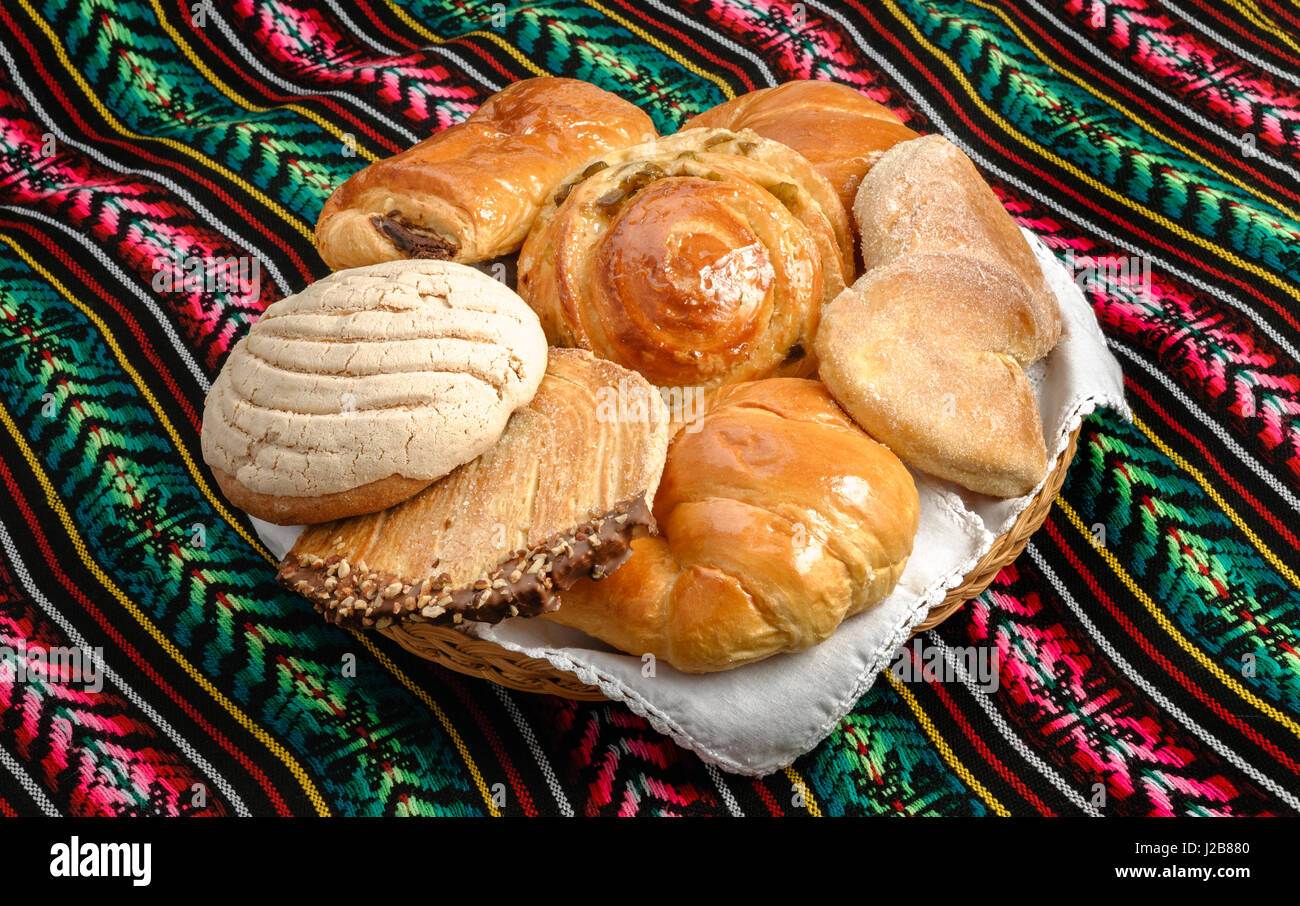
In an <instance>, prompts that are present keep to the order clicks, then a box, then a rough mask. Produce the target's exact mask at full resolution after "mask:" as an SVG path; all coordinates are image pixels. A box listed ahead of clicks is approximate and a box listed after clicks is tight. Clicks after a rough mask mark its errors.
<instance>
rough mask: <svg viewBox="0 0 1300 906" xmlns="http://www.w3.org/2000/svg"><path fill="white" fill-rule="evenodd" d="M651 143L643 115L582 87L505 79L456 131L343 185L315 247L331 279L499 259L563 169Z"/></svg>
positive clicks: (325, 213)
mask: <svg viewBox="0 0 1300 906" xmlns="http://www.w3.org/2000/svg"><path fill="white" fill-rule="evenodd" d="M654 134H655V130H654V125H653V124H652V123H651V121H650V118H649V117H648V116H646V115H645V114H644V113H642V112H641V111H640V110H638V109H637V108H636V107H634V106H633V105H632V104H630V103H628V102H627V101H625V100H623V99H622V98H620V97H618V96H617V95H614V94H610V93H609V92H608V91H604V90H602V89H600V88H597V87H596V86H595V85H591V84H588V83H587V82H582V81H578V80H576V79H561V78H536V79H525V80H523V81H520V82H515V83H514V84H512V85H510V86H509V87H507V88H506V89H504V90H503V91H500V92H498V93H497V94H494V95H492V96H491V97H490V98H488V99H487V100H486V101H484V102H483V105H482V106H481V107H479V109H478V110H476V111H475V112H474V113H473V114H471V115H470V117H469V118H468V119H467V120H465V121H464V122H463V123H459V124H457V125H455V126H451V127H449V128H447V129H444V130H442V131H441V132H439V133H437V134H436V135H433V136H430V137H429V138H427V139H425V140H424V141H422V142H420V143H419V144H417V145H415V146H414V147H412V148H409V149H408V150H406V151H403V152H402V153H400V154H397V155H395V156H393V157H389V158H386V159H384V160H381V161H379V162H377V163H374V164H371V165H370V166H368V167H366V168H365V169H364V170H361V171H360V172H358V173H356V174H354V175H353V176H352V177H351V178H350V179H348V180H347V182H345V183H343V185H341V186H340V187H339V188H338V189H337V190H335V192H334V194H333V195H331V196H330V198H329V200H328V201H327V202H326V203H325V207H324V208H323V209H322V210H321V214H320V218H319V219H318V221H317V223H316V248H317V250H318V251H319V252H320V256H321V258H322V259H324V261H325V263H326V264H328V265H329V266H330V267H332V268H334V269H336V270H337V269H339V268H345V267H357V266H360V265H365V264H374V263H376V262H379V261H394V260H397V259H402V258H434V259H443V260H452V261H461V262H467V263H469V262H475V261H484V260H487V259H489V258H495V257H498V256H500V255H506V254H509V253H511V252H514V251H517V250H518V248H519V244H520V243H521V242H523V239H524V235H525V234H526V233H527V232H528V228H529V227H530V226H531V225H532V222H533V219H534V218H535V217H536V216H537V211H538V209H539V207H540V206H541V203H542V201H543V200H544V199H545V198H546V197H547V195H548V194H549V193H550V192H551V190H553V189H554V188H555V185H556V183H558V182H559V181H560V180H561V179H562V178H564V177H565V176H566V175H567V174H569V173H570V172H572V170H573V169H574V168H575V167H577V166H578V165H579V164H581V163H582V162H583V161H585V160H587V159H589V158H591V157H593V156H595V155H597V154H600V153H602V152H605V151H609V150H611V149H614V148H623V147H626V146H628V145H631V144H635V143H637V142H641V141H645V140H646V139H647V138H650V137H653V136H654Z"/></svg>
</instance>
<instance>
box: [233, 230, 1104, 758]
mask: <svg viewBox="0 0 1300 906" xmlns="http://www.w3.org/2000/svg"><path fill="white" fill-rule="evenodd" d="M1025 235H1026V237H1027V238H1028V239H1029V242H1030V245H1031V246H1032V247H1033V249H1034V253H1035V254H1036V255H1037V256H1038V259H1039V262H1040V264H1041V265H1042V267H1043V272H1044V274H1045V275H1046V276H1047V278H1048V281H1049V282H1050V284H1051V286H1052V288H1053V289H1054V290H1055V291H1056V294H1057V297H1058V298H1059V299H1060V303H1061V315H1062V320H1063V322H1064V324H1063V330H1062V332H1061V341H1060V343H1058V344H1057V346H1056V348H1055V349H1054V350H1052V352H1051V353H1050V354H1049V355H1048V356H1047V358H1046V359H1044V360H1043V361H1042V362H1039V363H1037V364H1036V365H1035V366H1034V367H1033V368H1032V369H1031V370H1030V379H1031V381H1032V382H1033V384H1034V388H1035V392H1036V394H1037V397H1038V408H1039V412H1040V414H1041V415H1042V418H1043V432H1044V436H1045V437H1046V439H1047V450H1048V459H1049V461H1055V459H1056V457H1057V455H1059V454H1060V452H1061V451H1062V450H1063V449H1064V448H1065V445H1066V442H1067V440H1068V438H1069V436H1070V434H1071V432H1073V431H1074V429H1075V428H1076V427H1078V425H1079V422H1080V421H1081V420H1082V419H1083V418H1084V416H1086V415H1087V414H1088V413H1090V412H1092V411H1093V410H1094V409H1096V408H1098V407H1100V406H1110V407H1113V408H1115V409H1117V410H1119V411H1120V413H1121V414H1123V415H1124V416H1125V417H1126V418H1127V417H1129V411H1128V406H1127V405H1126V404H1125V402H1124V390H1123V380H1122V377H1121V374H1120V369H1119V364H1118V363H1117V362H1116V361H1115V359H1114V358H1113V357H1112V356H1111V354H1110V352H1109V351H1108V350H1107V348H1106V342H1105V340H1104V339H1103V337H1102V334H1101V330H1100V328H1099V327H1098V326H1097V321H1096V319H1095V318H1094V317H1093V313H1092V309H1091V308H1090V307H1089V305H1088V303H1087V302H1086V301H1085V299H1084V298H1083V294H1082V293H1081V292H1080V291H1079V289H1078V287H1076V286H1075V284H1074V282H1073V279H1072V277H1071V274H1070V272H1069V271H1068V270H1067V269H1066V268H1065V266H1064V265H1062V264H1061V263H1060V262H1059V261H1057V259H1056V258H1055V257H1054V256H1053V255H1052V253H1051V252H1050V251H1048V250H1047V248H1046V247H1045V246H1044V245H1043V244H1042V242H1041V241H1040V240H1039V239H1038V237H1036V236H1034V235H1033V234H1032V233H1030V232H1028V231H1026V232H1025ZM914 475H915V478H916V483H917V490H918V491H919V492H920V500H921V510H920V529H919V531H918V533H917V537H916V544H915V547H914V550H913V553H912V557H911V559H910V560H909V561H908V565H907V569H906V570H905V571H904V573H903V577H902V579H901V581H900V582H899V585H898V587H897V588H896V589H895V590H894V592H893V593H892V594H891V595H890V596H889V597H888V598H886V599H885V600H884V601H883V602H881V603H880V604H879V605H878V606H877V607H875V608H873V609H872V610H870V611H868V612H867V613H864V614H860V615H859V616H856V617H853V618H851V619H849V620H847V621H845V623H844V624H843V625H842V626H840V628H839V630H838V631H837V632H836V633H835V635H834V636H833V637H832V638H830V639H829V640H827V641H826V642H823V643H822V644H821V645H818V646H816V647H815V648H812V649H809V650H808V651H803V652H800V653H798V654H785V655H779V656H777V657H773V658H769V659H768V660H766V661H760V662H759V663H757V664H751V665H749V666H746V667H740V668H738V669H736V670H731V671H728V672H725V673H715V674H710V675H704V676H691V675H687V674H682V673H678V672H677V671H675V670H674V669H673V668H672V667H670V666H668V665H667V664H664V663H662V662H660V663H658V664H656V665H654V675H653V676H648V675H646V672H648V671H647V670H646V665H643V664H642V662H641V659H640V658H637V657H632V656H630V655H626V654H623V653H621V652H618V651H615V650H613V649H611V648H609V647H608V646H606V645H604V644H603V643H601V642H598V641H596V640H594V639H592V638H590V637H589V636H587V635H584V634H583V633H581V632H578V631H577V630H573V629H569V628H566V627H563V626H556V625H554V624H552V623H549V622H546V621H544V620H528V619H515V620H505V621H504V622H502V623H499V624H498V625H496V626H488V625H484V624H477V623H474V624H463V625H464V626H465V631H466V632H468V633H470V634H473V635H475V636H478V637H479V638H484V639H491V640H492V641H494V642H497V643H498V644H500V645H503V646H504V647H506V648H509V649H511V650H512V651H518V652H522V653H524V654H527V655H530V656H532V657H539V658H545V659H546V660H547V661H549V662H550V663H551V664H552V665H554V666H555V667H556V668H557V669H559V670H563V671H567V672H569V673H573V674H575V675H576V676H577V677H578V678H579V679H581V680H582V681H583V682H585V683H589V684H591V685H594V686H598V687H599V688H600V690H601V691H602V692H604V693H605V695H607V696H608V697H609V698H611V699H613V700H614V701H619V702H623V703H624V704H626V705H627V707H629V708H631V709H632V710H633V711H635V712H636V713H637V714H640V715H643V716H644V717H645V718H646V719H647V720H649V721H650V723H651V724H652V725H653V726H654V727H655V729H657V730H658V731H659V732H661V733H665V734H667V735H669V736H671V737H672V738H673V739H675V740H677V742H679V743H680V744H682V745H683V746H685V747H686V748H688V749H691V750H692V751H694V752H696V753H698V754H699V756H700V757H701V758H703V759H704V760H705V761H708V762H711V763H713V764H716V765H718V766H719V767H721V768H723V769H724V770H727V771H732V772H735V773H739V774H749V775H755V776H759V775H763V774H768V773H770V772H772V771H774V770H777V769H779V768H781V767H784V766H786V765H788V764H790V763H791V762H793V761H794V760H795V759H796V758H797V757H798V756H800V755H802V754H803V753H805V752H807V751H809V750H811V749H813V748H814V747H816V745H817V744H818V743H819V742H821V741H822V740H823V739H824V738H826V736H827V735H828V734H829V733H830V732H831V731H832V730H833V729H834V728H835V725H836V724H837V723H839V721H840V720H841V719H842V718H843V717H844V715H845V714H847V713H848V712H849V710H850V709H852V707H853V705H854V703H855V702H856V701H857V700H858V699H859V698H861V697H862V695H863V694H864V693H865V692H866V691H867V690H868V689H869V688H871V684H872V683H873V682H874V680H875V678H876V676H877V675H878V674H879V673H880V671H881V670H882V669H884V668H885V667H887V666H888V665H889V664H890V662H891V661H892V660H893V659H894V657H895V655H896V653H897V652H898V650H899V648H900V647H901V646H902V644H903V643H904V642H905V641H906V640H907V638H908V636H909V635H910V633H911V631H912V628H913V627H915V626H916V625H917V623H919V622H920V621H921V620H922V619H923V618H924V617H925V615H926V613H927V612H928V611H929V610H930V608H931V606H933V605H935V604H937V603H939V602H940V601H942V600H943V598H944V595H945V593H946V592H947V590H948V589H950V588H952V587H953V586H955V585H957V584H959V583H960V582H961V580H962V578H963V577H964V576H965V575H966V573H967V572H969V571H970V570H971V568H973V567H974V565H975V564H976V563H977V562H978V561H979V559H980V557H982V556H983V555H984V554H985V553H986V552H987V551H988V550H989V548H990V547H991V546H992V544H993V540H994V538H995V537H996V536H997V535H999V534H1001V533H1002V532H1004V531H1006V530H1007V529H1008V528H1010V526H1011V524H1012V523H1013V522H1014V521H1015V519H1016V517H1017V516H1018V515H1019V514H1020V513H1021V511H1023V510H1024V509H1025V507H1026V506H1028V504H1029V501H1030V499H1031V497H1032V495H1029V496H1026V497H1021V498H1015V499H1010V500H1000V499H995V498H991V497H984V496H982V495H978V494H973V493H971V492H969V491H966V490H964V489H961V488H958V487H957V486H955V485H952V484H948V483H947V482H943V481H939V480H937V479H933V478H929V477H927V476H925V475H922V474H919V473H914ZM253 521H254V523H255V524H256V527H257V529H258V534H259V535H260V536H261V538H262V540H263V541H264V542H265V543H266V545H267V547H269V548H270V549H271V551H272V552H273V553H274V554H275V555H276V556H277V557H282V556H283V555H284V554H285V553H286V552H287V551H288V550H289V548H290V547H291V546H292V544H293V541H294V539H296V538H297V536H298V534H299V532H300V531H301V528H300V527H284V526H273V525H270V524H268V523H262V522H259V521H258V520H253Z"/></svg>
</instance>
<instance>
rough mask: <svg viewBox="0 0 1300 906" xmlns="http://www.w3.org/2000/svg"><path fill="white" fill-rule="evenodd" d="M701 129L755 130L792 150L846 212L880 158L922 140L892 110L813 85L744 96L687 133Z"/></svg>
mask: <svg viewBox="0 0 1300 906" xmlns="http://www.w3.org/2000/svg"><path fill="white" fill-rule="evenodd" d="M696 127H706V128H723V129H751V130H753V131H754V132H757V133H758V134H759V135H762V136H764V137H766V138H770V139H774V140H775V141H778V142H781V143H782V144H784V145H789V146H790V147H791V148H793V149H794V150H795V151H798V152H799V153H800V154H802V155H803V156H804V157H806V158H808V160H809V161H811V162H812V164H813V166H815V167H816V168H817V171H818V172H819V173H821V175H822V176H824V177H826V179H827V180H828V181H829V182H830V184H831V186H832V187H833V188H834V189H835V192H836V193H837V194H838V196H839V199H840V202H841V204H843V206H844V209H845V210H846V211H847V210H849V209H850V208H852V206H853V198H854V195H856V193H857V190H858V184H859V183H860V182H862V177H863V176H865V175H866V173H867V171H868V170H870V169H871V167H872V165H873V164H875V162H876V160H877V159H879V157H880V155H881V154H883V153H884V152H886V151H888V150H889V149H890V148H892V147H893V146H894V145H896V144H898V143H899V142H905V141H907V140H908V139H912V138H916V133H915V132H913V131H912V130H911V129H908V128H907V127H906V126H904V125H903V123H902V121H901V120H899V119H898V117H896V116H894V114H893V113H891V112H890V111H889V109H888V108H887V107H884V106H882V105H880V104H877V103H876V102H875V101H872V100H869V99H868V98H865V97H863V96H862V95H861V94H859V93H858V92H857V91H855V90H853V89H852V88H850V87H849V86H847V85H841V84H839V83H837V82H821V81H815V80H807V79H804V80H799V81H794V82H786V83H785V84H783V85H778V86H776V87H775V88H761V89H759V90H758V91H751V92H749V93H748V94H742V95H740V96H739V97H736V98H733V99H731V100H730V101H727V102H726V103H723V104H719V105H718V106H717V107H714V108H713V109H711V110H706V111H704V112H703V113H701V114H700V115H699V116H696V117H695V118H693V119H691V120H688V121H687V123H686V125H685V127H684V128H687V129H691V128H696Z"/></svg>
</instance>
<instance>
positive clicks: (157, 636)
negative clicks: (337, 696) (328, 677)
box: [0, 401, 330, 816]
mask: <svg viewBox="0 0 1300 906" xmlns="http://www.w3.org/2000/svg"><path fill="white" fill-rule="evenodd" d="M0 421H3V423H4V426H5V430H6V431H8V432H9V435H10V436H11V437H12V438H13V439H14V442H15V443H17V444H18V447H19V449H20V450H21V451H22V454H23V458H24V459H25V460H27V465H28V467H30V468H31V470H32V473H33V474H34V475H35V476H36V480H37V481H38V482H39V483H40V485H41V489H42V490H43V491H44V492H45V500H46V503H47V504H49V506H50V508H51V509H52V510H54V512H55V514H56V515H57V516H58V518H59V522H60V523H62V525H63V530H64V531H65V532H66V533H67V535H68V540H70V541H71V542H72V546H73V548H74V549H75V550H76V552H77V556H78V557H79V558H80V559H81V562H82V563H83V564H84V565H85V567H86V569H88V570H90V572H91V574H92V575H94V577H95V579H96V580H98V582H99V583H100V584H101V585H103V586H104V588H105V589H106V590H107V591H108V593H109V594H111V595H112V596H113V597H114V598H116V599H117V601H118V603H119V604H121V605H122V606H123V607H124V608H125V609H126V610H127V612H128V613H130V614H131V616H132V617H134V618H135V621H136V622H137V623H139V624H140V626H141V627H143V628H144V630H145V631H146V632H147V633H149V635H150V636H151V637H152V638H153V640H154V641H155V642H157V643H158V646H159V647H160V648H162V650H163V651H165V652H166V653H167V654H168V655H169V656H170V657H171V659H172V660H174V661H175V662H176V663H177V664H178V665H179V666H180V667H181V669H182V670H184V671H185V672H186V673H187V674H188V675H189V676H190V678H191V679H192V680H194V682H196V683H198V685H199V686H200V687H201V688H202V689H203V691H205V692H207V693H208V695H210V696H212V698H213V700H215V701H216V702H217V703H218V704H219V705H221V707H223V708H225V709H226V712H227V713H228V714H230V716H231V717H233V718H234V719H235V720H236V721H237V722H238V723H239V725H240V726H242V727H243V728H244V729H245V730H247V731H248V732H249V733H251V734H253V736H254V737H256V738H257V740H258V741H259V742H261V743H262V744H263V745H264V746H266V748H267V749H268V750H269V751H270V752H271V754H273V755H274V756H275V757H276V758H278V759H280V761H281V762H282V763H283V764H284V765H285V767H287V768H288V769H289V772H290V773H291V774H293V776H294V779H296V780H297V781H298V783H299V784H300V785H301V786H302V788H303V792H305V793H306V794H307V798H308V799H309V800H310V801H311V804H312V806H313V807H315V809H316V812H317V813H318V814H320V815H326V816H328V815H329V814H330V810H329V806H328V805H326V803H325V797H323V796H322V795H321V794H320V791H319V790H317V789H316V785H315V784H314V783H313V782H312V780H311V778H310V777H309V776H307V772H306V771H305V770H303V767H302V765H300V764H299V763H298V760H297V759H296V758H294V757H293V755H292V754H291V753H290V752H289V750H288V749H286V748H285V747H284V746H282V745H281V744H280V743H279V742H277V741H276V740H275V739H274V738H273V737H272V736H271V734H270V733H269V732H267V731H266V730H265V729H263V728H262V727H261V726H259V725H258V724H256V723H254V722H253V720H252V718H250V717H249V716H248V715H247V714H245V713H244V711H243V709H241V708H240V707H239V706H238V705H237V704H235V703H234V702H233V701H231V700H230V699H229V698H227V697H226V696H225V695H224V694H223V693H222V692H221V690H220V689H218V688H217V687H216V686H214V685H213V684H212V682H211V681H210V680H209V679H208V678H207V677H206V676H204V675H203V673H201V672H200V671H199V669H198V668H197V667H195V666H194V665H193V664H191V663H190V662H189V660H188V659H187V658H186V657H185V655H184V654H182V653H181V650H180V649H179V648H177V647H176V644H175V643H174V642H172V640H171V639H169V638H168V637H167V636H166V635H164V634H163V632H162V630H160V629H159V628H158V627H157V626H156V625H155V624H154V622H153V621H152V620H150V619H149V617H148V616H147V615H146V614H145V613H144V611H142V610H140V608H138V607H137V606H136V605H135V602H134V601H132V600H131V599H130V598H129V597H128V596H127V595H126V593H125V592H123V591H122V590H121V589H120V588H118V587H117V583H115V582H114V581H113V579H112V577H111V576H109V575H108V573H107V572H105V571H104V569H103V568H102V567H100V565H99V563H98V562H96V560H95V559H94V558H93V557H92V556H91V555H90V549H89V548H88V546H87V545H86V541H85V539H84V538H82V536H81V534H80V533H79V532H78V531H77V526H76V523H74V522H73V520H72V516H71V515H69V513H68V509H67V507H66V506H64V505H63V501H62V500H61V499H60V498H59V495H58V493H57V492H56V491H55V489H54V483H53V482H52V481H50V477H49V475H48V474H47V473H46V472H45V469H44V468H42V466H41V463H40V460H38V459H37V458H36V454H35V453H34V452H33V451H32V448H31V446H30V445H29V444H28V443H27V438H26V437H25V436H24V435H23V433H22V431H21V430H19V428H18V425H17V423H16V422H14V420H13V418H12V417H11V416H10V415H9V409H8V408H7V407H6V406H5V405H4V403H3V402H2V401H0Z"/></svg>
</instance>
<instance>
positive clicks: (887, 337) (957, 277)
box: [817, 136, 1061, 497]
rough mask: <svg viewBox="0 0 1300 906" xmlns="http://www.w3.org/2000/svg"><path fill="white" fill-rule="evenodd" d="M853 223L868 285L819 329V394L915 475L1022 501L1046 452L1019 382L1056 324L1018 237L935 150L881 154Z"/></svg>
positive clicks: (948, 156) (929, 143)
mask: <svg viewBox="0 0 1300 906" xmlns="http://www.w3.org/2000/svg"><path fill="white" fill-rule="evenodd" d="M854 213H855V215H856V219H857V223H858V227H859V229H860V230H861V233H862V252H863V258H864V261H865V263H866V266H867V271H866V273H865V274H864V275H863V277H862V278H861V279H860V280H859V281H858V282H857V283H855V284H854V285H853V286H852V287H851V288H849V289H847V290H845V291H844V292H843V293H842V294H840V296H839V297H838V298H836V299H835V301H834V302H832V303H831V304H830V305H829V306H827V309H826V312H825V314H824V316H823V318H822V324H821V328H820V331H819V333H818V335H817V353H818V355H819V357H820V360H821V372H820V375H821V378H822V380H824V381H825V382H826V385H827V386H828V387H829V388H830V390H831V392H832V393H833V394H834V395H835V398H836V399H837V400H838V401H839V402H840V404H841V405H842V406H844V408H845V409H847V410H848V411H849V413H850V414H851V415H852V416H853V417H854V418H855V419H856V420H857V422H858V424H860V425H862V427H863V428H865V429H866V430H867V431H868V433H870V434H871V436H872V437H875V438H876V439H877V440H879V441H881V442H882V443H884V444H888V445H889V447H890V449H892V450H893V451H894V452H895V453H897V454H898V455H899V456H901V457H902V458H903V459H904V460H905V461H906V462H908V463H909V464H911V465H913V466H915V467H916V468H918V469H922V470H924V471H926V472H929V473H931V474H933V475H937V476H939V477H941V478H946V479H949V480H951V481H954V482H957V483H958V484H961V485H963V486H965V487H967V488H970V489H971V490H973V491H978V492H980V493H984V494H992V495H995V496H999V497H1015V496H1020V495H1023V494H1027V493H1029V492H1030V491H1032V490H1033V489H1034V487H1035V486H1037V485H1038V484H1039V482H1041V481H1042V480H1043V478H1044V477H1045V476H1046V474H1047V451H1046V445H1045V443H1044V440H1043V428H1042V423H1041V421H1040V418H1039V414H1038V404H1037V401H1036V399H1035V397H1034V393H1033V388H1032V387H1031V386H1030V383H1029V379H1028V378H1027V377H1026V375H1025V372H1024V368H1025V366H1027V365H1029V364H1030V363H1031V362H1034V361H1035V360H1037V359H1039V358H1042V357H1043V356H1044V355H1046V354H1047V353H1048V351H1050V350H1051V348H1052V347H1053V346H1054V345H1055V344H1056V341H1057V339H1058V338H1059V337H1060V333H1061V313H1060V309H1059V306H1058V305H1057V302H1056V297H1055V295H1054V294H1053V293H1052V291H1051V289H1050V288H1049V287H1048V285H1047V283H1046V281H1045V280H1044V278H1043V275H1042V271H1041V269H1040V268H1039V266H1038V262H1037V259H1036V258H1035V257H1034V254H1033V251H1032V250H1031V249H1030V248H1029V245H1028V243H1027V242H1026V241H1025V238H1024V235H1023V234H1022V233H1021V232H1020V230H1019V228H1017V226H1016V225H1015V222H1014V221H1012V219H1011V217H1010V216H1009V215H1008V214H1007V212H1006V211H1005V209H1003V207H1002V205H1001V204H999V203H998V200H997V197H996V196H994V194H993V191H992V190H991V189H990V188H989V187H988V185H987V184H986V183H985V182H984V180H983V179H982V178H981V177H980V175H979V172H978V171H977V170H976V169H975V167H974V165H973V164H971V162H970V160H969V159H968V158H967V157H966V156H965V155H964V154H962V153H961V151H959V150H958V149H957V148H956V147H954V146H953V145H952V144H951V143H950V142H948V141H947V139H944V138H942V137H940V136H927V137H925V138H918V139H914V140H913V141H910V142H905V143H903V144H900V145H897V146H896V147H894V148H893V149H892V150H890V151H888V152H886V153H885V155H884V156H882V157H881V159H880V161H879V162H878V163H877V164H876V166H875V167H874V168H873V169H872V170H871V172H870V173H868V174H867V176H866V178H865V179H863V181H862V185H861V187H860V188H859V190H858V197H857V200H856V202H855V203H854Z"/></svg>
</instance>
